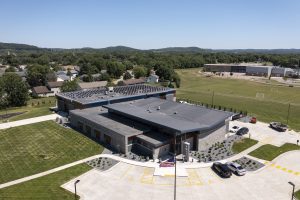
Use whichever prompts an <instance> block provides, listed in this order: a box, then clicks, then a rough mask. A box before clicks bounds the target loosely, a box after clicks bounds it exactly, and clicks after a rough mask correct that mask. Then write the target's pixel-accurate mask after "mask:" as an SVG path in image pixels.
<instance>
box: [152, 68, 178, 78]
mask: <svg viewBox="0 0 300 200" xmlns="http://www.w3.org/2000/svg"><path fill="white" fill-rule="evenodd" d="M155 73H156V75H158V76H159V78H160V79H161V80H172V76H173V73H174V70H173V69H171V68H170V67H167V66H158V67H157V70H156V72H155Z"/></svg>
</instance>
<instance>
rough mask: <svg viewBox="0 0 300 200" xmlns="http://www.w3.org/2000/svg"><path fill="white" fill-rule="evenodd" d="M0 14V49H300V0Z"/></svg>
mask: <svg viewBox="0 0 300 200" xmlns="http://www.w3.org/2000/svg"><path fill="white" fill-rule="evenodd" d="M0 8H1V9H0V10H1V11H0V27H1V28H0V41H1V42H15V43H26V44H32V45H37V46H40V47H50V48H51V47H61V48H79V47H96V48H101V47H107V46H116V45H125V46H130V47H134V48H140V49H150V48H161V47H170V46H184V47H186V46H198V47H201V48H218V49H220V48H224V49H229V48H300V1H299V0H0Z"/></svg>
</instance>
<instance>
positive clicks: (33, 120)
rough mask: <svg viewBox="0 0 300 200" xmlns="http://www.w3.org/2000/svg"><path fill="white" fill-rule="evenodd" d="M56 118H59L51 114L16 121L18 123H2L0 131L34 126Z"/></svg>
mask: <svg viewBox="0 0 300 200" xmlns="http://www.w3.org/2000/svg"><path fill="white" fill-rule="evenodd" d="M56 117H59V115H58V114H51V115H44V116H41V117H33V118H29V119H23V120H18V121H14V122H7V123H2V124H0V130H1V129H7V128H12V127H17V126H23V125H27V124H34V123H38V122H43V121H48V120H55V119H56Z"/></svg>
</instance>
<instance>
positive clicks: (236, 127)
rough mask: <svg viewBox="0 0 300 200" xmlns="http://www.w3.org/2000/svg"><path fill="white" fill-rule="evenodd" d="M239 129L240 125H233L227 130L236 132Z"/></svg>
mask: <svg viewBox="0 0 300 200" xmlns="http://www.w3.org/2000/svg"><path fill="white" fill-rule="evenodd" d="M239 129H240V127H238V126H233V127H231V129H230V130H229V132H230V133H236V132H237V131H238V130H239Z"/></svg>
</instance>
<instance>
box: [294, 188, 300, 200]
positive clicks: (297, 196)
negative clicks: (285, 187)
mask: <svg viewBox="0 0 300 200" xmlns="http://www.w3.org/2000/svg"><path fill="white" fill-rule="evenodd" d="M295 196H296V198H297V199H299V200H300V190H298V191H297V192H296V193H295Z"/></svg>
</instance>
